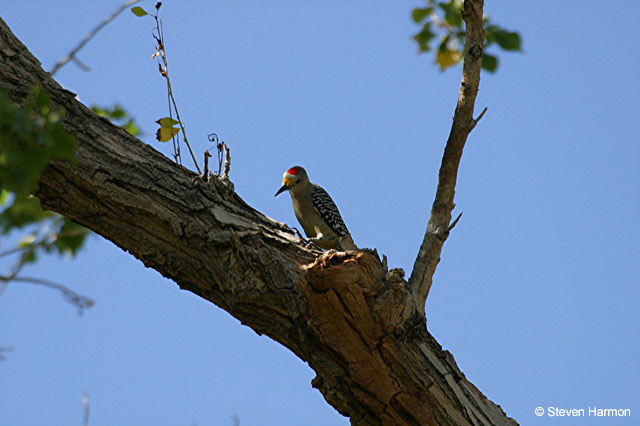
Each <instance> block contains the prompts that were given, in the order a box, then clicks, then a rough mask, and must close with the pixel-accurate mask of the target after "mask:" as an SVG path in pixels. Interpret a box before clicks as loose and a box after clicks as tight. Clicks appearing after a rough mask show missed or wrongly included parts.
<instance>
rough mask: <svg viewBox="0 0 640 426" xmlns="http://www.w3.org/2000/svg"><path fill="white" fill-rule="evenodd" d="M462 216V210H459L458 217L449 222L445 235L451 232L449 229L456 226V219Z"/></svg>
mask: <svg viewBox="0 0 640 426" xmlns="http://www.w3.org/2000/svg"><path fill="white" fill-rule="evenodd" d="M461 217H462V212H460V214H459V215H458V217H456V220H454V221H453V222H451V225H449V227H448V228H447V235H448V234H449V232H451V230H452V229H453V228H454V227H455V226H456V224H457V223H458V221H459V220H460V218H461Z"/></svg>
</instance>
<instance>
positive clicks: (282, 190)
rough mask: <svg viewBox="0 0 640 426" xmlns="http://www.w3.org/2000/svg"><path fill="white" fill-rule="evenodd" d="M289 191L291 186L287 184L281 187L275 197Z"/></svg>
mask: <svg viewBox="0 0 640 426" xmlns="http://www.w3.org/2000/svg"><path fill="white" fill-rule="evenodd" d="M287 189H289V185H287V184H286V183H285V184H284V185H282V186H281V187H280V189H278V192H276V195H274V197H277V196H278V195H279V194H280V193H282V192H284V191H286V190H287Z"/></svg>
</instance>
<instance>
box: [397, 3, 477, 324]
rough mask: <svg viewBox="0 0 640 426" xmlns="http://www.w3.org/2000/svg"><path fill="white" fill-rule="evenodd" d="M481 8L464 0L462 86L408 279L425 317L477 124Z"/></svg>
mask: <svg viewBox="0 0 640 426" xmlns="http://www.w3.org/2000/svg"><path fill="white" fill-rule="evenodd" d="M483 5H484V1H483V0H465V2H464V9H463V11H462V17H463V18H464V21H465V24H466V42H465V46H464V65H463V68H462V83H461V86H460V93H459V95H458V103H457V105H456V111H455V114H454V116H453V123H452V125H451V131H450V132H449V139H448V140H447V145H446V147H445V149H444V155H443V156H442V163H441V165H440V173H439V176H438V189H437V190H436V196H435V200H434V202H433V206H432V207H431V214H430V216H429V221H428V223H427V230H426V232H425V235H424V239H423V240H422V244H421V245H420V250H419V251H418V256H417V257H416V261H415V263H414V265H413V272H412V273H411V278H409V289H410V291H411V294H412V295H413V298H414V300H415V301H416V304H417V306H418V309H420V312H421V313H422V314H424V309H425V303H426V301H427V297H428V295H429V290H430V289H431V284H432V282H433V274H434V273H435V271H436V266H438V262H439V261H440V253H441V252H442V245H443V244H444V242H445V240H446V239H447V236H448V234H449V230H451V228H453V226H454V225H455V223H453V224H450V223H451V212H452V211H453V208H454V207H455V204H454V203H453V198H454V194H455V189H456V180H457V177H458V166H459V165H460V158H461V157H462V150H463V148H464V145H465V143H466V141H467V136H468V135H469V132H471V130H472V129H473V127H474V126H475V124H476V122H477V120H474V119H473V108H474V105H475V101H476V96H477V94H478V86H479V85H480V68H481V66H482V49H483V48H482V46H483V45H484V23H483V20H482V16H483V12H482V8H483ZM485 111H486V109H485ZM482 115H484V111H483V112H482V114H481V115H480V117H478V120H480V118H482ZM456 221H457V220H456Z"/></svg>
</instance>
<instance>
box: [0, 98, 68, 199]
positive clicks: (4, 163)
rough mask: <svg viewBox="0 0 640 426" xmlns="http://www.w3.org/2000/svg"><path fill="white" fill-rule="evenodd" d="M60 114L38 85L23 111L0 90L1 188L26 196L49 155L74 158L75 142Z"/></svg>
mask: <svg viewBox="0 0 640 426" xmlns="http://www.w3.org/2000/svg"><path fill="white" fill-rule="evenodd" d="M63 117H64V111H58V110H55V109H53V108H52V106H51V101H50V100H49V97H48V96H47V94H46V93H45V92H44V91H43V90H42V89H40V88H35V89H34V90H33V91H32V93H31V95H30V96H28V98H27V101H26V104H25V106H24V107H23V108H22V110H20V109H18V108H17V107H16V106H15V105H14V104H13V102H11V100H10V99H9V98H8V97H7V96H6V94H4V93H3V92H0V189H3V188H6V189H8V190H10V191H12V192H14V193H16V195H18V196H25V195H28V194H30V193H31V192H33V190H34V189H35V187H36V184H37V182H38V176H39V175H40V173H41V172H42V171H43V170H44V168H45V167H46V166H47V164H48V163H49V161H50V159H51V157H57V158H62V159H66V160H69V161H75V160H74V158H75V157H74V154H75V146H76V141H75V139H74V138H73V137H72V136H70V135H69V134H67V133H66V132H65V131H64V129H63V128H62V119H63Z"/></svg>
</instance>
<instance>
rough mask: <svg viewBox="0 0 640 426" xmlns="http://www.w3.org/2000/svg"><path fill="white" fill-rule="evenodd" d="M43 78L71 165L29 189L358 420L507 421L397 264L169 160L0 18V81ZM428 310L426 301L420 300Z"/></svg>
mask: <svg viewBox="0 0 640 426" xmlns="http://www.w3.org/2000/svg"><path fill="white" fill-rule="evenodd" d="M35 84H40V85H41V86H42V87H43V88H44V89H45V90H46V92H47V93H48V94H49V96H50V97H51V98H52V101H53V103H54V104H55V105H57V106H59V107H62V108H64V109H65V110H66V116H65V117H66V118H65V122H64V127H65V130H66V131H68V132H69V133H70V134H72V135H74V136H75V137H76V138H77V140H78V146H77V160H78V161H77V164H75V165H71V164H69V163H68V162H65V161H60V160H53V161H52V162H51V164H50V165H49V167H48V168H47V169H46V170H45V171H44V172H43V173H42V175H41V178H40V183H39V187H38V190H37V193H36V195H37V197H38V198H39V199H40V201H41V204H42V206H43V208H46V209H49V210H52V211H56V212H58V213H61V214H63V215H65V216H67V217H69V218H71V219H73V220H74V221H76V222H78V223H80V224H82V225H84V226H86V227H88V228H90V229H92V230H93V231H95V232H96V233H98V234H100V235H102V236H103V237H105V238H107V239H109V240H110V241H112V242H113V243H114V244H116V245H117V246H118V247H120V248H122V249H123V250H125V251H127V252H129V253H131V255H133V256H135V257H136V258H138V259H140V260H141V261H142V262H143V263H144V264H145V265H146V266H147V267H150V268H154V269H155V270H157V271H159V272H160V273H161V274H162V275H164V276H165V277H167V278H171V279H173V280H174V281H175V282H176V283H177V284H178V285H179V286H180V287H181V288H182V289H185V290H189V291H191V292H193V293H195V294H197V295H199V296H200V297H202V298H204V299H206V300H208V301H210V302H211V303H213V304H215V305H217V306H219V307H220V308H222V309H224V310H226V311H227V312H229V313H230V314H231V315H233V316H234V317H235V318H237V319H239V320H240V321H241V322H242V323H243V324H245V325H247V326H249V327H251V328H252V329H253V330H255V331H256V332H257V333H259V334H265V335H267V336H269V337H271V338H272V339H274V340H276V341H278V342H280V343H281V344H283V345H284V346H286V347H287V348H289V349H290V350H292V351H293V352H294V353H295V354H296V355H297V356H298V357H300V358H301V359H302V360H304V361H306V362H307V363H308V364H309V365H310V366H311V368H312V369H313V370H314V371H315V372H316V378H315V379H314V380H313V382H312V384H313V386H314V387H316V388H317V389H319V390H320V392H322V394H323V395H324V397H325V399H326V400H327V402H328V403H329V404H331V405H332V406H333V407H335V408H336V409H337V410H338V411H339V412H340V413H342V414H343V415H345V416H348V417H350V419H351V422H352V424H354V425H515V424H517V423H516V422H515V421H514V420H513V419H510V418H509V417H507V416H506V415H505V413H504V412H503V411H502V410H501V409H500V407H499V406H497V405H495V404H494V403H492V402H491V401H489V400H488V399H487V398H486V397H485V396H484V395H482V393H481V392H480V391H479V390H478V389H477V388H476V387H475V386H474V385H472V384H471V383H470V382H469V381H467V380H466V378H465V377H464V374H463V373H462V372H461V371H460V369H459V368H458V366H457V365H456V363H455V361H454V359H453V356H452V355H451V354H450V353H449V352H447V351H444V350H443V349H442V347H441V346H440V345H439V344H438V342H436V340H435V339H434V338H433V337H432V336H431V335H430V334H429V333H428V332H427V329H426V319H425V316H424V309H423V308H421V307H420V301H419V300H418V299H416V297H415V295H414V294H412V292H411V291H409V289H408V284H407V282H406V281H405V280H404V277H403V276H402V274H401V273H400V272H399V270H391V271H386V270H384V268H383V266H382V264H381V262H380V260H379V259H378V257H377V255H376V254H375V253H371V252H368V251H348V252H328V253H322V252H320V251H317V250H316V249H313V248H309V247H306V246H305V245H304V244H302V242H301V241H300V240H299V239H298V238H296V237H295V235H294V233H293V232H292V231H291V230H290V229H289V228H288V227H287V226H286V225H284V224H281V223H278V222H276V221H274V220H272V219H270V218H268V217H266V216H265V215H263V214H261V213H260V212H258V211H256V210H254V209H253V208H251V207H250V206H249V205H247V204H246V203H245V202H244V201H243V200H242V199H241V198H240V197H239V196H238V195H237V194H236V193H235V192H234V190H233V185H232V184H231V183H230V182H229V181H228V180H227V179H222V178H213V179H211V180H210V181H208V182H204V181H202V180H200V179H199V178H198V177H197V176H196V175H195V174H194V173H193V172H191V171H189V170H187V169H186V168H184V167H182V166H180V165H177V164H175V163H173V162H172V161H171V160H169V159H168V158H166V157H165V156H163V155H162V154H160V153H159V152H157V151H155V150H154V149H153V148H151V147H150V146H148V145H145V144H144V143H142V142H140V141H139V140H137V139H135V138H134V137H132V136H130V135H129V134H127V133H126V132H125V131H124V130H122V129H121V128H119V127H117V126H114V125H112V124H111V123H110V122H109V121H108V120H106V119H103V118H100V117H98V116H97V115H95V114H94V113H92V112H91V111H90V110H89V109H88V108H86V107H85V106H84V105H82V104H81V103H79V102H78V101H77V100H76V99H75V97H74V95H73V94H72V93H70V92H68V91H66V90H64V89H62V88H61V87H60V86H59V85H58V84H57V83H56V82H55V81H54V80H52V79H51V77H50V75H49V74H48V73H46V72H44V71H43V70H42V68H41V67H40V64H39V63H38V61H37V60H36V59H35V58H34V57H33V56H32V55H31V54H30V53H29V51H28V50H27V49H26V47H25V46H23V45H22V44H21V43H20V42H19V41H18V40H17V39H16V38H15V36H14V35H13V34H12V33H11V32H10V30H9V28H8V27H7V26H6V24H5V23H4V21H2V20H1V19H0V89H1V90H3V91H5V92H6V93H7V94H8V95H9V97H10V98H11V99H12V100H13V101H14V102H15V103H16V104H18V105H22V104H23V103H24V99H25V97H26V95H27V93H28V92H29V90H30V89H31V88H32V87H33V85H35ZM422 306H424V303H422Z"/></svg>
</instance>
